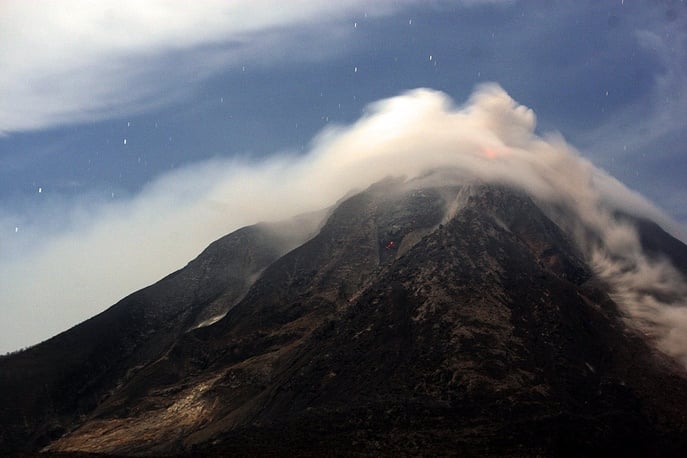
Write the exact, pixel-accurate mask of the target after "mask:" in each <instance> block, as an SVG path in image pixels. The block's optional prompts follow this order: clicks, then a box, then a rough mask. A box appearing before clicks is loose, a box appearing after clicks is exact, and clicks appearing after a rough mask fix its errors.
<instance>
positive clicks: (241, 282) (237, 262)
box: [0, 215, 318, 448]
mask: <svg viewBox="0 0 687 458" xmlns="http://www.w3.org/2000/svg"><path fill="white" fill-rule="evenodd" d="M317 217H318V216H317V215H307V216H303V217H300V218H298V219H296V220H294V221H291V222H286V223H281V224H276V225H268V224H261V225H255V226H250V227H246V228H243V229H240V230H238V231H236V232H234V233H232V234H230V235H228V236H225V237H223V238H221V239H219V240H217V241H216V242H214V243H213V244H211V245H210V246H209V247H208V248H207V249H206V250H205V251H203V253H201V254H200V255H199V256H198V258H197V259H195V260H194V261H192V262H190V263H189V265H188V266H187V267H186V268H184V269H182V270H180V271H178V272H175V273H173V274H171V275H169V276H167V277H166V278H164V279H162V280H160V281H159V282H157V283H156V284H154V285H152V286H150V287H148V288H145V289H143V290H141V291H138V292H136V293H134V294H132V295H130V296H128V297H126V298H125V299H123V300H122V301H120V302H119V303H118V304H116V305H114V306H113V307H111V308H110V309H108V310H107V311H105V312H103V313H101V314H99V315H98V316H96V317H94V318H92V319H90V320H88V321H86V322H84V323H82V324H80V325H78V326H75V327H74V328H72V329H71V330H69V331H67V332H64V333H62V334H60V335H58V336H56V337H54V338H52V339H50V340H48V341H46V342H43V343H41V344H40V345H37V346H35V347H32V348H30V349H28V350H26V351H24V352H21V353H18V354H14V355H11V356H8V357H3V358H0V387H1V388H2V389H0V405H2V407H3V408H2V409H1V410H0V443H1V444H2V445H3V446H4V447H13V448H14V447H23V446H25V445H26V444H35V445H45V444H47V443H48V442H49V441H51V440H53V439H55V438H56V437H59V436H60V435H62V434H63V433H64V432H65V430H67V429H68V428H70V427H71V426H72V424H73V423H74V422H75V421H78V418H79V417H80V416H82V415H85V414H87V413H88V412H90V411H91V410H93V409H94V408H95V407H96V406H97V405H98V404H99V403H101V402H102V400H103V399H104V398H107V396H108V395H109V393H110V392H111V391H113V390H116V388H117V386H118V385H121V384H122V383H123V382H124V381H125V380H127V379H128V378H130V377H131V375H132V374H134V373H136V371H138V370H139V369H141V368H142V367H145V366H146V365H147V364H149V363H150V362H152V361H154V360H156V359H157V358H159V357H160V355H161V354H162V353H163V352H165V351H166V350H167V349H168V348H169V347H170V345H172V344H173V343H174V342H175V341H176V340H177V339H178V338H179V336H180V335H182V334H183V333H184V332H186V331H187V330H188V329H189V328H190V327H194V326H197V325H198V324H200V323H202V322H203V321H205V320H207V319H208V318H211V317H213V316H216V315H218V314H220V315H221V314H222V313H226V311H227V310H228V308H229V307H230V306H232V305H233V304H235V303H236V302H237V301H238V300H239V299H240V298H241V297H242V296H243V294H245V292H246V291H247V289H248V287H249V286H250V284H251V283H252V282H253V281H254V280H255V278H257V275H258V274H259V273H260V272H261V271H262V270H263V269H264V268H265V267H266V266H268V265H269V264H270V263H272V262H273V261H274V260H275V259H277V258H278V257H279V256H281V255H282V254H283V253H285V252H286V251H288V250H289V249H290V248H292V247H293V246H295V245H298V244H299V243H302V241H303V239H304V237H303V235H299V234H308V233H309V232H312V231H313V230H315V229H316V225H314V221H316V220H317ZM295 226H298V230H296V227H295Z"/></svg>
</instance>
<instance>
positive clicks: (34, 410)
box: [0, 174, 687, 455]
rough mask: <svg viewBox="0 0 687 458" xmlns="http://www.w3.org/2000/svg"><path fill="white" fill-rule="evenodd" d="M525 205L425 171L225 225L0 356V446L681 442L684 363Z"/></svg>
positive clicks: (129, 450) (114, 450)
mask: <svg viewBox="0 0 687 458" xmlns="http://www.w3.org/2000/svg"><path fill="white" fill-rule="evenodd" d="M542 208H543V206H542V205H541V204H539V203H537V201H536V200H533V199H532V198H531V197H529V196H528V195H526V194H525V193H523V192H522V191H515V190H513V189H511V188H509V187H506V186H496V185H492V184H484V183H480V182H478V181H474V180H473V181H470V182H462V183H457V182H455V181H452V182H447V181H445V180H438V179H437V177H436V176H435V175H432V174H428V175H425V176H424V177H422V178H420V179H414V180H406V179H394V178H389V179H386V180H384V181H382V182H379V183H377V184H375V185H374V186H372V187H370V188H368V189H366V190H365V191H362V192H360V193H357V194H355V195H352V196H350V197H348V198H346V199H344V200H343V201H341V202H339V203H338V204H337V206H336V207H335V208H333V209H331V210H329V211H327V212H326V214H327V216H326V218H325V221H324V222H323V223H320V219H321V218H322V217H323V216H324V214H317V215H314V216H313V217H312V218H307V219H306V220H307V221H309V222H310V223H309V225H306V224H304V222H303V221H305V220H302V221H301V223H295V226H294V223H281V224H272V225H257V226H251V227H248V228H244V229H241V230H239V231H236V232H234V233H232V234H230V235H228V236H226V237H224V238H222V239H220V240H218V241H217V242H215V243H214V244H212V245H211V246H210V247H209V248H208V249H207V250H205V251H204V252H203V253H202V254H201V255H200V256H199V257H198V258H197V259H196V260H194V261H193V262H191V263H189V265H188V266H187V267H186V268H184V269H182V270H181V271H179V272H176V273H174V274H172V275H170V276H169V277H167V278H165V279H163V280H161V281H160V282H159V283H157V284H156V285H153V286H151V287H149V288H146V289H144V290H142V291H140V292H138V293H135V294H133V295H132V296H129V297H128V298H126V299H124V300H123V301H122V302H120V303H118V304H117V305H115V306H113V307H112V308H111V309H109V310H108V311H106V312H104V313H103V314H101V315H99V316H98V317H95V318H93V319H92V320H89V321H87V322H85V323H83V324H82V325H80V326H77V327H76V328H74V329H72V330H70V331H67V332H66V333H64V334H62V335H60V336H58V337H56V338H54V339H52V340H50V341H47V342H45V343H43V344H41V345H39V346H37V347H34V348H32V349H31V350H30V351H28V352H24V353H20V354H17V355H13V356H11V357H7V358H3V359H1V360H0V387H1V388H2V390H0V393H2V398H1V399H0V403H1V404H2V406H3V407H4V409H3V412H5V413H4V414H2V422H0V424H1V425H2V429H1V430H0V438H2V444H3V447H5V448H8V449H18V448H29V449H31V448H33V449H37V448H40V447H46V448H45V450H48V451H74V452H76V451H79V452H95V453H111V454H143V455H145V454H148V455H151V454H153V455H154V454H160V453H165V454H168V453H191V452H193V453H205V454H208V455H213V454H231V453H249V452H250V453H259V452H261V451H262V452H266V451H268V450H269V451H271V452H278V453H284V454H286V453H306V452H307V453H318V452H319V451H323V450H326V449H327V448H328V447H334V448H336V450H338V451H340V452H341V453H373V452H375V451H380V447H382V449H381V450H384V451H385V452H387V453H394V452H395V451H399V452H400V451H403V452H405V453H420V452H422V453H432V454H446V453H449V452H450V453H454V452H455V451H462V452H465V453H475V452H477V451H478V450H480V451H484V450H488V451H489V453H490V454H496V455H503V454H513V453H521V452H522V451H523V450H525V451H527V453H535V454H537V453H541V454H561V453H571V452H574V453H592V451H595V452H597V451H599V450H602V451H609V452H610V451H611V450H615V451H618V450H621V451H627V452H631V453H636V452H637V451H638V450H639V451H643V452H646V453H649V452H652V453H653V452H660V453H674V452H676V451H677V450H684V449H685V448H684V447H685V446H687V444H686V443H685V441H684V439H680V438H681V437H682V438H684V437H685V436H684V433H685V432H687V423H686V422H685V421H684V418H683V416H682V412H681V409H679V408H678V407H679V406H681V405H683V402H687V379H686V378H685V373H684V370H683V368H682V367H680V366H679V365H677V364H675V363H674V362H672V360H670V359H669V358H668V357H666V356H665V355H662V354H661V353H660V352H658V351H657V350H655V349H653V348H652V347H651V346H650V344H649V342H648V341H647V340H646V339H644V338H643V337H642V336H641V335H640V334H638V333H636V332H634V331H632V329H630V328H628V327H627V325H626V323H625V321H624V312H623V308H622V306H621V304H619V303H617V302H616V301H614V299H613V295H612V293H613V291H612V290H611V289H609V286H608V284H607V282H605V281H604V279H603V278H600V277H599V276H598V274H597V273H596V271H595V269H594V268H593V266H591V265H590V263H589V258H588V256H587V253H585V252H584V250H583V249H581V248H580V246H579V244H578V243H577V241H576V239H575V236H574V234H572V235H571V234H568V233H567V232H566V231H565V230H564V229H562V227H561V226H559V225H558V224H556V223H555V222H554V221H553V220H552V219H551V218H550V217H549V216H547V215H551V214H552V212H550V211H545V210H543V209H542ZM299 225H302V226H303V227H301V229H303V230H295V229H296V227H298V226H299ZM305 226H308V227H305ZM294 234H299V235H297V236H296V235H294ZM653 237H656V238H657V239H656V240H661V241H663V240H665V239H664V238H662V237H663V235H662V234H661V233H659V232H657V231H654V233H653ZM661 243H668V242H660V243H659V242H658V241H655V243H654V245H653V246H654V247H656V250H658V249H660V247H662V246H663V245H661ZM670 243H673V242H670ZM199 324H200V325H201V326H199ZM10 393H11V394H10ZM142 437H144V438H145V440H142V439H141V438H142ZM276 437H280V438H281V439H284V437H288V438H289V439H288V440H280V441H275V438H276Z"/></svg>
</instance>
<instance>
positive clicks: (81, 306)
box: [0, 84, 687, 363]
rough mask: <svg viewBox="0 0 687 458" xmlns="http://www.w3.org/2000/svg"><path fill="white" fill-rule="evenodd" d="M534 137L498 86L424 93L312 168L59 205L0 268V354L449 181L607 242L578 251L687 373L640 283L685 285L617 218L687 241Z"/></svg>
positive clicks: (242, 166)
mask: <svg viewBox="0 0 687 458" xmlns="http://www.w3.org/2000/svg"><path fill="white" fill-rule="evenodd" d="M535 127H536V118H535V115H534V112H533V111H532V110H531V109H529V108H527V107H525V106H522V105H519V104H518V103H516V102H515V101H514V100H513V99H512V98H511V97H510V96H509V95H508V94H507V93H506V92H505V91H504V90H503V89H502V88H501V87H500V86H498V85H496V84H487V85H482V86H480V87H479V88H477V90H476V91H475V92H474V93H473V95H472V96H471V97H470V99H469V101H468V102H467V103H466V104H465V105H462V106H456V105H455V104H454V102H453V101H452V100H451V99H450V97H448V96H447V95H446V94H444V93H441V92H438V91H434V90H430V89H416V90H412V91H409V92H406V93H403V94H401V95H398V96H395V97H391V98H388V99H384V100H380V101H377V102H375V103H373V104H371V105H369V106H368V107H367V109H366V110H365V112H364V114H363V116H362V117H361V118H360V119H358V120H357V121H356V122H354V123H352V124H350V125H339V126H335V127H329V128H326V129H325V130H323V131H322V132H321V133H320V134H319V135H318V136H317V137H315V138H314V139H313V141H312V143H311V145H310V148H309V150H308V152H307V153H306V154H304V155H293V154H292V155H288V154H282V155H275V156H272V157H270V158H268V159H264V160H262V161H258V162H252V163H247V162H241V161H238V160H220V159H217V160H211V161H207V162H204V163H202V164H195V165H192V166H189V167H186V168H184V169H181V170H178V171H175V172H172V173H169V174H167V175H164V176H162V177H160V178H159V179H158V180H156V181H155V182H154V183H152V184H151V185H149V186H148V187H147V188H146V189H145V190H144V191H143V192H142V193H140V194H139V195H136V196H134V197H133V198H131V199H130V200H127V201H119V202H116V203H100V204H95V205H91V206H90V207H86V208H75V207H74V205H73V204H71V203H69V202H61V203H58V202H56V205H58V206H61V208H62V209H63V210H64V211H65V212H66V214H68V215H71V216H70V217H69V221H68V222H67V223H68V224H67V225H66V229H64V230H63V231H61V232H59V233H55V234H51V235H49V236H47V237H42V238H37V237H35V236H34V235H33V234H31V232H32V231H33V230H35V231H36V233H38V232H39V228H31V227H30V225H29V227H27V228H26V232H27V233H28V236H27V237H26V238H25V239H24V244H23V245H22V246H21V250H19V251H20V253H16V255H15V256H9V257H5V258H0V279H2V288H0V303H1V304H11V305H10V306H7V308H6V310H3V321H2V328H3V329H1V330H0V336H2V340H1V341H0V344H1V345H0V348H2V350H11V349H13V348H16V347H17V346H22V345H27V344H32V343H36V342H37V341H39V340H41V339H44V338H47V337H49V336H50V335H52V334H55V333H57V332H59V331H61V330H64V329H66V328H67V327H69V326H71V325H73V324H75V323H77V322H79V321H81V320H83V319H86V318H88V317H90V316H92V315H94V314H95V313H97V312H99V311H101V310H103V309H104V308H106V307H107V306H109V305H111V304H113V303H114V302H116V301H117V300H118V299H120V298H122V297H123V296H124V295H126V294H128V293H130V292H132V291H134V290H136V289H138V288H141V287H143V286H145V285H147V284H150V283H152V282H153V281H155V280H157V279H159V278H161V277H162V276H164V275H166V274H167V273H169V272H171V271H173V270H175V269H177V268H179V267H181V266H183V265H184V264H185V263H186V262H187V261H188V260H190V259H191V258H193V257H194V256H195V255H197V254H198V253H199V252H200V251H201V250H202V249H203V248H204V247H205V246H206V245H207V244H208V243H210V242H211V241H212V240H214V239H216V238H218V237H220V236H222V235H224V234H226V233H228V232H230V231H231V230H233V229H236V228H238V227H240V226H243V225H246V224H251V223H254V222H258V221H264V220H278V219H283V218H287V217H289V216H292V215H295V214H298V213H303V212H307V211H311V210H317V209H321V208H324V207H326V206H329V205H331V204H333V203H334V202H336V201H337V200H338V199H340V198H341V197H342V196H343V195H344V194H346V193H347V192H349V191H350V190H351V189H362V188H365V187H366V186H368V185H370V184H372V183H374V182H376V181H378V180H380V179H382V178H384V177H386V176H389V175H396V176H398V175H405V176H406V177H408V179H411V178H413V177H417V176H419V175H422V174H424V173H426V172H427V171H429V170H433V169H452V170H457V171H459V172H463V173H464V174H465V175H467V176H470V177H475V178H478V179H480V180H482V181H484V182H493V183H506V184H508V185H511V186H515V187H517V188H520V189H523V190H525V191H527V192H528V193H530V194H531V195H533V196H535V197H536V198H537V199H540V200H542V201H545V202H553V203H558V204H562V205H565V206H566V207H567V208H569V209H570V210H571V211H573V212H574V213H575V214H576V215H577V216H578V218H579V221H581V224H582V225H583V226H584V227H585V228H587V229H591V230H593V231H594V232H595V233H596V234H598V235H600V236H601V239H602V240H603V242H604V243H603V244H602V245H601V246H599V245H589V244H586V243H585V242H586V241H585V240H583V239H580V240H578V242H579V243H580V244H581V245H582V246H586V247H588V249H587V251H588V252H587V256H588V258H589V259H590V261H592V262H593V263H594V265H595V266H596V268H597V270H598V272H599V274H600V275H602V277H603V278H604V279H606V280H607V281H609V283H610V284H611V285H613V286H615V287H616V288H617V292H618V294H619V296H618V297H625V298H628V300H625V301H623V302H622V306H623V307H625V311H626V312H627V313H628V316H629V317H630V318H631V320H637V323H640V322H641V325H642V326H643V328H642V329H645V330H646V329H649V330H651V331H652V332H654V333H657V336H658V337H657V341H658V345H659V347H660V348H662V349H663V350H665V351H666V352H668V353H670V354H672V355H674V356H676V357H678V358H681V359H682V360H683V361H685V362H686V363H687V353H685V349H686V348H687V347H686V346H685V345H684V343H685V342H687V307H677V306H676V304H666V303H662V302H661V301H660V299H657V297H658V296H660V295H652V294H649V293H647V292H646V291H647V288H646V287H647V285H646V284H645V280H642V279H646V278H652V279H654V280H656V282H655V283H656V284H657V285H660V287H661V288H664V289H665V288H672V289H673V291H678V292H679V291H687V288H686V287H685V284H684V279H682V278H681V277H680V275H679V274H677V272H676V271H675V270H674V269H673V268H672V266H670V265H669V264H668V263H666V262H657V261H651V260H649V259H647V258H645V257H644V255H643V254H642V252H641V249H640V247H639V241H638V238H637V234H636V233H635V232H634V231H633V229H632V228H631V227H629V226H627V225H626V224H623V223H619V222H617V221H615V220H614V219H613V218H612V216H611V214H612V213H611V212H612V210H614V209H621V210H624V211H626V212H629V213H632V214H638V215H640V216H647V217H650V218H652V219H654V220H657V221H658V222H660V223H662V224H663V225H664V226H667V227H668V228H672V229H673V232H674V233H678V232H680V231H683V232H681V233H678V234H677V235H679V236H681V237H682V239H683V240H687V237H685V233H684V229H683V228H682V227H681V226H680V225H678V224H676V223H674V222H672V221H671V220H670V218H669V217H667V216H665V215H664V214H663V213H662V212H661V211H660V210H658V209H656V208H655V207H654V206H653V205H652V204H650V203H649V202H648V201H646V200H645V199H643V198H642V197H641V196H639V195H638V194H636V193H634V192H632V191H630V190H629V189H627V188H626V187H624V186H623V185H622V184H621V183H619V182H618V181H617V180H615V179H613V178H612V177H610V176H609V175H607V174H606V173H604V172H603V171H601V170H600V169H598V168H596V167H595V166H594V165H593V164H592V163H591V162H590V161H588V160H586V159H584V158H582V157H581V156H580V155H579V153H578V152H577V151H576V150H575V149H574V148H573V147H571V146H570V145H568V144H567V143H566V142H565V141H564V140H563V139H562V138H561V137H560V136H556V135H549V136H540V135H538V134H537V133H536V132H535ZM583 232H584V231H578V232H577V234H582V233H583ZM579 237H583V236H582V235H579ZM628 266H629V268H628ZM683 297H684V296H683ZM682 305H685V306H687V304H682Z"/></svg>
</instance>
